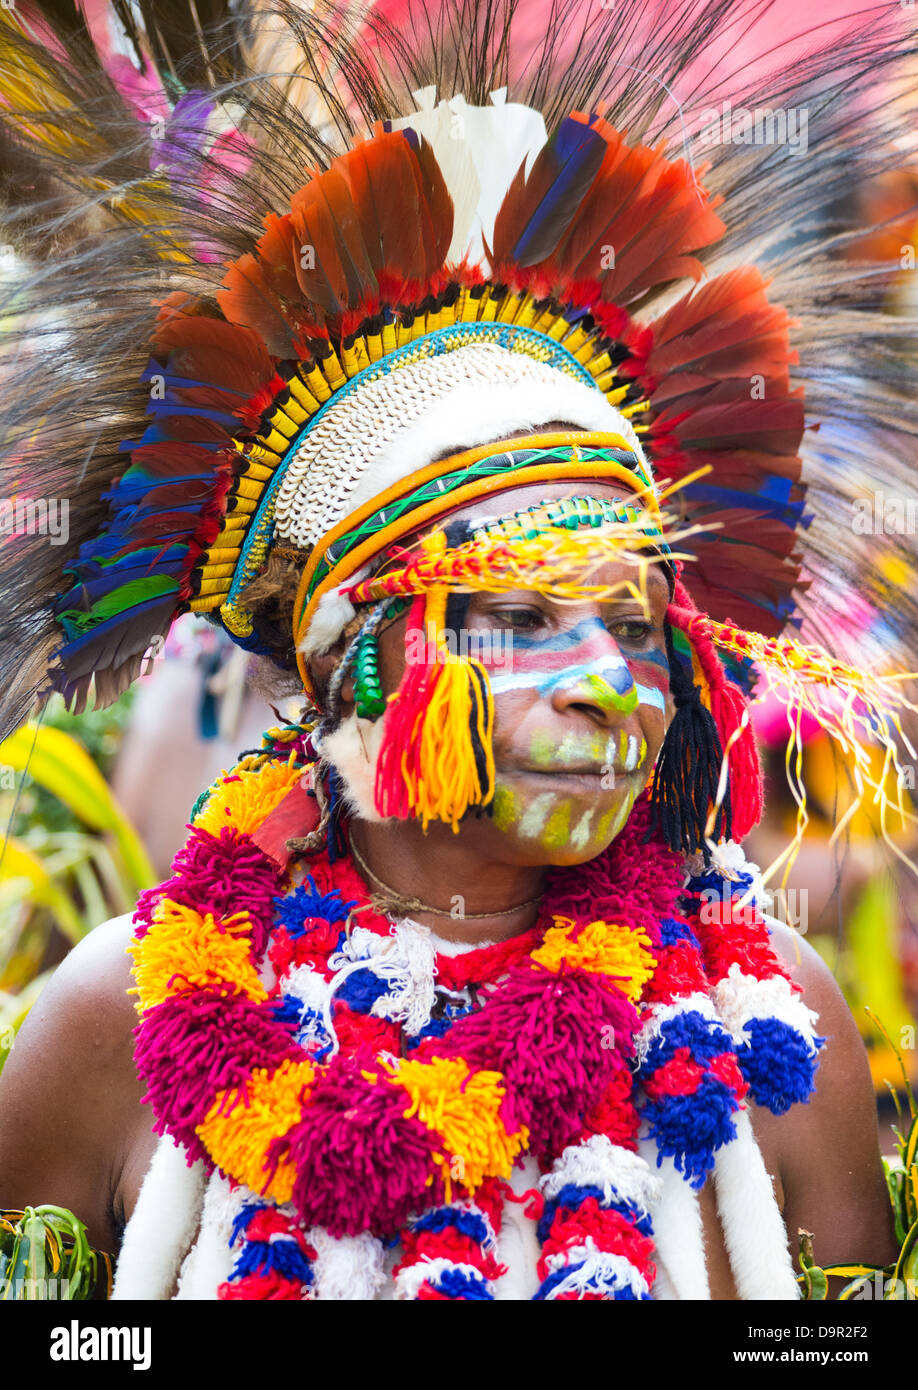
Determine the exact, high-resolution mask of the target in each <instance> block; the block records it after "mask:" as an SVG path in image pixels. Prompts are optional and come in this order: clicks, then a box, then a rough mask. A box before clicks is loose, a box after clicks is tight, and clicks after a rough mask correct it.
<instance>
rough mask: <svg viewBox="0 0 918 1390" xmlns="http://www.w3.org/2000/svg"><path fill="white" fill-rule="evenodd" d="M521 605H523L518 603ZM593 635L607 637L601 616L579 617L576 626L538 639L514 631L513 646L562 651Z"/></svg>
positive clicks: (521, 649) (534, 649) (523, 649)
mask: <svg viewBox="0 0 918 1390" xmlns="http://www.w3.org/2000/svg"><path fill="white" fill-rule="evenodd" d="M520 606H521V607H522V606H523V605H522V604H520ZM594 635H601V636H602V637H605V638H608V637H609V629H608V628H607V627H606V625H605V623H604V622H603V621H602V619H601V618H581V620H580V622H579V623H577V624H576V626H574V627H572V628H569V629H568V630H567V631H566V632H558V633H556V634H555V636H554V637H546V638H544V639H540V638H538V637H527V636H526V634H525V633H524V632H514V634H513V646H514V648H518V649H519V650H520V651H530V652H531V651H540V652H564V651H567V650H569V648H571V647H577V646H579V645H580V643H581V642H586V641H588V640H589V639H590V638H591V637H593V636H594Z"/></svg>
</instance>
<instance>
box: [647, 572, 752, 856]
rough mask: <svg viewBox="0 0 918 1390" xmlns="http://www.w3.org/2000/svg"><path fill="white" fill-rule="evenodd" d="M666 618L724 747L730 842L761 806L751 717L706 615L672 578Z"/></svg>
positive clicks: (746, 829)
mask: <svg viewBox="0 0 918 1390" xmlns="http://www.w3.org/2000/svg"><path fill="white" fill-rule="evenodd" d="M666 616H667V618H668V620H669V622H670V623H672V625H673V627H677V628H678V629H679V630H680V632H684V633H685V635H686V636H687V637H688V639H689V642H690V643H691V645H692V649H693V650H694V652H695V655H696V657H697V658H698V663H699V665H700V666H701V670H702V672H703V674H704V678H705V680H706V681H707V683H708V689H709V691H710V699H711V715H712V717H713V719H714V723H715V724H716V725H717V732H718V735H719V737H720V742H721V747H722V748H724V749H727V748H729V753H728V755H727V767H728V775H729V778H730V809H731V813H732V820H733V837H734V839H735V840H742V839H744V838H745V836H746V835H748V834H749V832H750V830H752V829H753V828H754V827H755V826H756V825H758V823H759V821H760V820H761V819H762V812H763V809H764V797H763V791H762V768H761V764H760V762H759V750H758V747H757V746H756V741H755V734H754V733H753V731H752V721H751V720H750V719H749V717H748V706H747V704H746V700H745V697H744V696H743V693H742V691H741V690H740V689H739V688H738V686H736V685H734V684H733V682H732V681H731V680H728V678H727V673H726V671H725V670H724V668H723V666H722V664H721V662H720V658H719V657H718V655H717V652H716V650H715V647H714V643H713V642H712V641H711V638H710V636H709V635H708V631H707V618H706V615H705V614H704V613H702V612H700V611H699V609H697V608H696V607H695V604H694V601H693V599H692V597H691V595H690V594H689V592H688V590H687V589H686V587H685V585H684V584H683V583H682V582H681V580H678V579H677V580H676V585H675V589H674V593H673V602H672V603H671V604H670V606H669V608H668V610H667V615H666ZM744 715H745V716H746V725H745V728H743V717H744Z"/></svg>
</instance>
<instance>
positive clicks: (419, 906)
mask: <svg viewBox="0 0 918 1390" xmlns="http://www.w3.org/2000/svg"><path fill="white" fill-rule="evenodd" d="M350 850H351V854H352V855H353V856H354V858H355V859H356V860H357V863H358V864H359V865H360V868H361V869H362V871H363V873H364V874H366V876H367V878H370V879H372V880H373V882H374V883H376V884H378V885H379V887H380V888H382V889H384V890H385V896H384V897H383V896H381V895H379V894H374V895H373V898H374V906H377V905H378V906H377V910H379V911H385V909H384V908H383V907H382V904H383V903H389V904H390V905H392V906H395V907H397V908H398V909H399V910H400V911H402V912H430V913H433V915H434V916H436V917H455V916H456V914H455V913H454V912H453V911H452V910H451V909H448V908H443V907H431V906H430V905H429V904H428V903H423V902H421V900H420V898H406V897H404V896H403V895H402V894H401V893H399V892H397V891H396V890H395V889H394V888H392V887H391V886H390V885H389V884H388V883H386V882H385V881H384V880H383V879H381V878H380V877H379V875H378V874H376V873H374V872H373V870H372V869H371V868H370V866H369V864H368V863H367V862H366V860H365V859H364V857H363V855H362V854H361V853H360V851H359V849H358V848H357V846H356V845H355V844H354V840H353V837H350ZM541 901H542V895H541V893H540V894H539V895H538V896H537V897H535V898H527V899H526V900H525V902H521V903H516V904H515V905H514V906H513V907H505V908H503V909H502V910H501V911H500V912H463V913H462V914H461V917H460V920H461V921H463V922H476V921H485V920H488V919H490V918H492V917H510V916H512V915H513V913H514V912H519V911H520V910H521V909H522V908H524V907H533V906H535V905H536V904H537V903H540V902H541Z"/></svg>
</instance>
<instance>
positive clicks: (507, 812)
mask: <svg viewBox="0 0 918 1390" xmlns="http://www.w3.org/2000/svg"><path fill="white" fill-rule="evenodd" d="M518 818H519V807H518V806H517V800H516V796H515V795H514V793H513V792H512V791H511V790H510V788H509V787H505V786H504V785H503V783H501V782H498V783H497V785H496V786H495V788H494V810H493V820H494V824H495V826H496V827H497V829H498V830H509V828H510V826H511V825H512V824H513V822H514V821H515V820H517V819H518Z"/></svg>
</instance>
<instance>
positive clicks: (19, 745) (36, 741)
mask: <svg viewBox="0 0 918 1390" xmlns="http://www.w3.org/2000/svg"><path fill="white" fill-rule="evenodd" d="M132 700H133V692H132V691H128V692H127V693H126V694H125V695H124V696H123V697H122V699H121V700H119V701H118V703H117V704H116V705H113V706H112V707H111V708H110V709H107V710H93V711H89V712H88V713H86V714H83V715H80V716H74V715H71V714H68V713H67V711H66V710H65V708H64V705H63V702H62V701H61V700H60V699H59V697H54V698H53V699H52V700H51V701H50V702H49V703H48V706H47V708H46V709H45V712H44V715H43V717H42V719H41V721H40V722H38V723H32V724H28V725H26V726H24V727H23V728H22V729H20V730H18V731H17V732H16V733H15V734H13V735H12V736H11V737H10V738H8V739H7V740H6V741H5V742H4V743H0V818H2V819H0V826H2V827H3V831H4V835H3V840H2V842H0V855H2V860H0V1067H2V1066H3V1063H4V1061H5V1060H6V1056H7V1054H8V1052H9V1049H10V1047H11V1046H12V1042H13V1039H14V1037H15V1034H16V1032H17V1030H18V1029H19V1027H20V1026H21V1023H22V1020H23V1019H24V1018H25V1016H26V1014H27V1013H28V1010H29V1008H30V1007H31V1005H32V1003H33V1002H34V1000H35V999H36V997H37V996H38V994H39V992H40V991H41V989H42V987H43V985H44V984H45V982H46V981H47V979H48V977H49V976H50V974H51V973H52V971H53V970H54V968H55V966H57V965H58V964H59V963H60V961H61V960H63V958H64V956H65V955H66V954H67V952H68V951H69V950H70V948H71V946H73V945H75V944H76V942H77V941H79V940H80V938H81V937H83V936H85V935H86V933H87V932H89V931H91V930H92V929H93V927H96V926H98V925H99V924H100V923H101V922H104V921H105V920H106V919H107V918H109V917H114V916H117V915H118V914H119V913H123V912H129V911H131V910H132V909H133V907H134V905H135V903H136V900H137V896H138V894H139V893H140V891H141V890H142V889H143V888H146V887H149V886H150V885H151V884H152V883H154V882H155V880H156V874H155V872H154V869H153V866H152V864H151V862H150V859H149V856H148V855H147V852H146V850H145V848H144V846H143V844H142V842H141V840H140V838H139V836H138V835H137V833H136V831H135V830H134V828H133V826H132V825H131V823H130V821H129V819H128V817H127V816H126V815H125V813H124V811H123V810H122V809H121V807H120V806H119V804H118V802H117V801H116V799H115V797H114V795H113V793H112V791H111V789H110V787H109V784H108V780H107V779H108V777H109V776H110V775H111V772H112V768H113V765H114V760H115V757H116V755H117V752H118V749H119V748H120V746H121V741H122V738H123V735H124V730H125V727H126V724H127V721H128V718H129V715H130V710H131V704H132Z"/></svg>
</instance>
